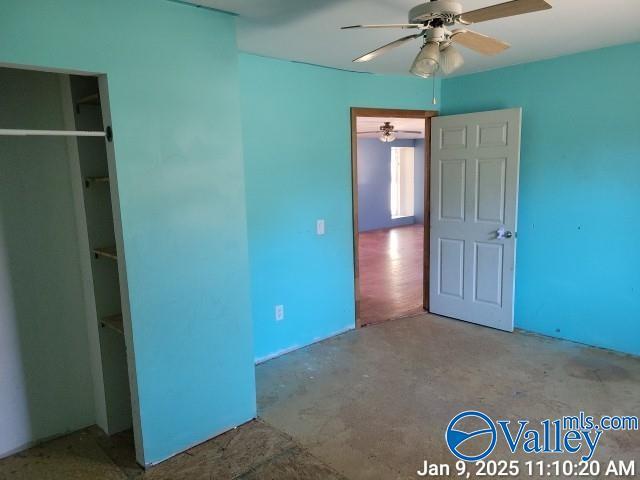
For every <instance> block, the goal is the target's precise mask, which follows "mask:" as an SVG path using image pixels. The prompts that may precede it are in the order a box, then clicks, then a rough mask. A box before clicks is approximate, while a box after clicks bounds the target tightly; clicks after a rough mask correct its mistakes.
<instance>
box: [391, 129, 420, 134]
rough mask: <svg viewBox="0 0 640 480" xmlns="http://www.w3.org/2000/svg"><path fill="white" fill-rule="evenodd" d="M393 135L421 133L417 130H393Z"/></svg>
mask: <svg viewBox="0 0 640 480" xmlns="http://www.w3.org/2000/svg"><path fill="white" fill-rule="evenodd" d="M394 132H395V133H416V134H417V133H422V132H420V131H418V130H394Z"/></svg>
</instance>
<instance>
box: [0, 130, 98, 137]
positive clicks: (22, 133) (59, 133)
mask: <svg viewBox="0 0 640 480" xmlns="http://www.w3.org/2000/svg"><path fill="white" fill-rule="evenodd" d="M0 135H10V136H18V137H26V136H46V137H104V136H105V135H106V134H105V132H89V131H82V130H21V129H14V128H0Z"/></svg>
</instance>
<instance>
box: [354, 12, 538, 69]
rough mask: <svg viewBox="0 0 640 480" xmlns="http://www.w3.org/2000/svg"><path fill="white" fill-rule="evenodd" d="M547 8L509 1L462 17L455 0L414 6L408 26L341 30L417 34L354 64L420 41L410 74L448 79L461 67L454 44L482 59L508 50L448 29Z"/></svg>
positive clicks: (489, 39) (478, 36) (473, 34)
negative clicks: (371, 30)
mask: <svg viewBox="0 0 640 480" xmlns="http://www.w3.org/2000/svg"><path fill="white" fill-rule="evenodd" d="M550 8H551V5H549V4H548V3H547V2H546V1H545V0H512V1H510V2H506V3H500V4H497V5H492V6H490V7H485V8H480V9H478V10H472V11H470V12H464V13H463V10H462V5H461V4H460V3H458V2H456V1H454V0H431V1H430V2H427V3H422V4H420V5H417V6H415V7H413V8H412V9H411V10H410V11H409V23H400V24H380V25H351V26H347V27H342V29H343V30H348V29H357V28H402V29H412V30H418V33H415V34H412V35H408V36H406V37H402V38H399V39H398V40H395V41H393V42H391V43H388V44H386V45H383V46H382V47H379V48H377V49H375V50H373V51H371V52H369V53H367V54H365V55H362V56H360V57H358V58H356V59H355V60H353V61H354V62H368V61H369V60H372V59H374V58H376V57H378V56H380V55H382V54H384V53H386V52H388V51H389V50H392V49H394V48H396V47H399V46H400V45H403V44H405V43H407V42H410V41H412V40H415V39H417V38H420V37H422V39H423V46H422V48H421V49H420V52H419V53H418V55H417V56H416V58H415V60H414V61H413V65H412V66H411V69H410V72H411V73H413V74H414V75H418V76H420V77H424V78H429V77H432V76H434V75H435V74H436V72H442V73H443V74H444V75H448V74H450V73H453V72H455V71H456V70H457V69H459V68H460V67H461V66H462V65H463V63H464V59H463V57H462V55H461V54H460V52H458V50H456V49H455V48H454V46H453V44H454V43H455V44H458V45H462V46H463V47H466V48H469V49H471V50H473V51H475V52H478V53H481V54H483V55H496V54H498V53H501V52H503V51H504V50H506V49H507V48H509V46H510V45H509V44H508V43H506V42H503V41H501V40H498V39H495V38H492V37H489V36H486V35H482V34H481V33H477V32H474V31H472V30H469V29H467V28H459V29H455V30H449V28H448V27H452V26H454V25H456V24H460V25H463V26H466V25H471V24H472V23H479V22H486V21H488V20H495V19H498V18H504V17H511V16H514V15H521V14H524V13H532V12H537V11H541V10H548V9H550Z"/></svg>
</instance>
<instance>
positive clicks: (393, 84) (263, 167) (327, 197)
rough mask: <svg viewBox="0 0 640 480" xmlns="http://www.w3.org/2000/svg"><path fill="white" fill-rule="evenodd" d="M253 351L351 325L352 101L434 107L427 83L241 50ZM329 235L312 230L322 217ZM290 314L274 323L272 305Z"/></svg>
mask: <svg viewBox="0 0 640 480" xmlns="http://www.w3.org/2000/svg"><path fill="white" fill-rule="evenodd" d="M240 91H241V101H242V122H243V141H244V160H245V171H246V190H247V219H248V226H249V252H250V262H251V292H252V297H251V300H252V309H253V320H254V337H255V356H256V359H258V360H261V359H265V358H268V357H270V356H273V355H276V354H278V353H282V352H284V351H287V350H291V349H294V348H297V347H301V346H304V345H307V344H309V343H312V342H315V341H317V340H320V339H323V338H325V337H328V336H331V335H333V334H335V333H337V332H341V331H344V330H347V329H350V328H353V327H354V322H355V305H354V288H353V240H352V239H353V228H352V218H351V140H350V107H352V106H353V107H387V108H410V109H411V108H416V109H438V105H436V106H434V105H432V104H431V98H432V96H431V83H430V82H429V81H425V80H422V79H418V78H410V77H401V76H397V77H391V76H377V75H369V74H359V73H351V72H344V71H338V70H332V69H328V68H322V67H316V66H311V65H304V64H298V63H292V62H287V61H281V60H274V59H269V58H264V57H258V56H254V55H248V54H241V55H240ZM320 218H323V219H325V221H326V234H325V235H324V236H317V235H316V231H315V228H316V220H317V219H320ZM278 304H282V305H284V309H285V318H284V320H282V321H280V322H276V320H275V315H274V308H275V305H278Z"/></svg>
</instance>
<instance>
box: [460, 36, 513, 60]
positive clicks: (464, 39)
mask: <svg viewBox="0 0 640 480" xmlns="http://www.w3.org/2000/svg"><path fill="white" fill-rule="evenodd" d="M451 41H452V42H455V43H457V44H459V45H462V46H463V47H467V48H469V49H471V50H473V51H475V52H478V53H482V54H483V55H496V54H498V53H501V52H503V51H505V50H506V49H507V48H509V47H510V46H511V45H509V44H508V43H506V42H503V41H502V40H498V39H496V38H493V37H488V36H486V35H482V34H481V33H477V32H472V31H471V30H454V31H453V32H451Z"/></svg>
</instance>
